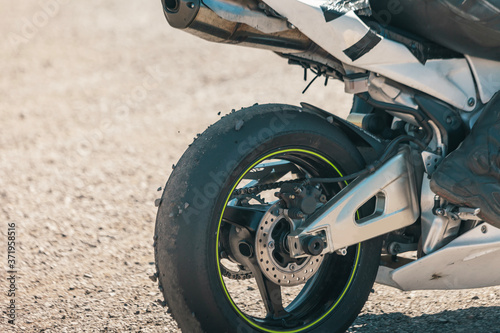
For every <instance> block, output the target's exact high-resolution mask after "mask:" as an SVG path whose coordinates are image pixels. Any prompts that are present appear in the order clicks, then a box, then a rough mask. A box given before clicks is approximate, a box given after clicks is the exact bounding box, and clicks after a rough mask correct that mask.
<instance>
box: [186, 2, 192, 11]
mask: <svg viewBox="0 0 500 333" xmlns="http://www.w3.org/2000/svg"><path fill="white" fill-rule="evenodd" d="M186 5H187V6H188V7H189V8H191V9H193V8H194V3H192V2H188V3H187V4H186Z"/></svg>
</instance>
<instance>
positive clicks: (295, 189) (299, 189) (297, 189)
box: [293, 186, 302, 194]
mask: <svg viewBox="0 0 500 333" xmlns="http://www.w3.org/2000/svg"><path fill="white" fill-rule="evenodd" d="M293 190H294V191H295V193H297V194H300V192H302V189H301V188H300V187H298V186H295V187H294V188H293Z"/></svg>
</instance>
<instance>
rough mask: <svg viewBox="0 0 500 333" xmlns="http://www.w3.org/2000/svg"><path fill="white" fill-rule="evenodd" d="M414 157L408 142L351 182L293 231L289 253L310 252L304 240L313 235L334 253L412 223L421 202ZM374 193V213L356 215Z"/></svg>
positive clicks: (296, 255) (416, 216) (417, 214)
mask: <svg viewBox="0 0 500 333" xmlns="http://www.w3.org/2000/svg"><path fill="white" fill-rule="evenodd" d="M411 160H412V159H411V150H410V148H409V146H405V147H403V148H402V149H401V150H400V151H399V153H398V154H397V155H395V156H394V157H392V158H391V159H389V160H388V161H387V162H386V163H385V164H383V165H382V166H381V167H380V168H379V169H378V170H377V171H375V172H374V173H372V174H370V175H367V176H364V177H363V176H360V177H359V178H357V179H356V180H354V181H353V182H352V183H350V184H349V185H348V186H347V187H345V188H344V189H343V190H342V191H341V192H339V193H338V194H337V195H336V196H335V197H333V198H332V199H330V201H328V202H327V203H326V204H325V205H324V206H323V207H321V208H320V209H319V210H318V211H316V212H315V213H314V214H313V215H311V216H310V217H309V218H308V219H307V220H306V221H305V223H304V224H303V225H301V226H300V227H299V228H297V229H296V230H294V231H293V232H292V233H290V235H289V236H288V245H289V248H290V255H291V256H292V257H295V258H299V257H303V256H307V255H310V253H307V252H306V251H307V246H305V244H308V243H310V241H309V240H310V239H311V237H316V238H317V237H320V238H321V239H322V240H323V242H324V250H323V253H333V252H335V251H337V250H340V249H343V248H346V247H348V246H351V245H354V244H357V243H360V242H363V241H366V240H368V239H372V238H374V237H377V236H380V235H383V234H386V233H389V232H391V231H394V230H398V229H401V228H404V227H406V226H409V225H411V224H413V223H414V222H415V221H416V220H417V219H418V217H419V216H420V206H419V203H418V195H417V186H416V178H415V171H414V166H413V164H412V163H411ZM374 197H375V199H376V203H375V211H374V213H373V214H372V215H370V216H367V217H363V218H361V219H357V214H356V212H357V211H358V209H359V208H360V207H362V206H363V205H364V204H365V203H367V202H368V201H369V200H371V199H372V198H374Z"/></svg>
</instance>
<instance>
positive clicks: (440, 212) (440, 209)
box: [436, 208, 445, 216]
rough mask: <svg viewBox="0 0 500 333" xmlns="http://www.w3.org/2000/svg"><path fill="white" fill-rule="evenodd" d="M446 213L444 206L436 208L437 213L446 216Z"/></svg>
mask: <svg viewBox="0 0 500 333" xmlns="http://www.w3.org/2000/svg"><path fill="white" fill-rule="evenodd" d="M444 213H445V211H444V209H443V208H438V209H436V215H439V216H444Z"/></svg>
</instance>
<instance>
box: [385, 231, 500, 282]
mask: <svg viewBox="0 0 500 333" xmlns="http://www.w3.org/2000/svg"><path fill="white" fill-rule="evenodd" d="M377 282H379V283H382V284H386V285H390V286H392V287H396V288H399V289H401V290H424V289H467V288H481V287H489V286H496V285H500V229H497V228H495V227H493V226H491V225H489V224H482V225H479V226H477V227H476V228H474V229H472V230H470V231H468V232H467V233H465V234H463V235H462V236H460V237H458V238H457V239H455V240H454V241H452V242H451V243H450V244H448V245H446V246H445V247H443V248H442V249H441V250H439V251H436V252H434V253H432V254H430V255H427V256H425V257H423V258H421V259H419V260H417V261H414V262H413V263H411V264H408V265H405V266H403V267H401V268H398V269H395V270H390V269H388V268H387V267H381V269H380V270H379V274H378V276H377Z"/></svg>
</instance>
